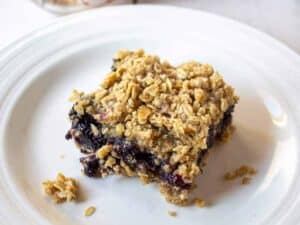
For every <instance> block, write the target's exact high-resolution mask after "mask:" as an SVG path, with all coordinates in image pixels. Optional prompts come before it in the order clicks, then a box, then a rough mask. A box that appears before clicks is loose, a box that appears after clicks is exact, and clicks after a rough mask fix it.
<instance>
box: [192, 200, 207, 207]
mask: <svg viewBox="0 0 300 225" xmlns="http://www.w3.org/2000/svg"><path fill="white" fill-rule="evenodd" d="M194 204H195V205H196V206H197V207H199V208H203V207H205V206H206V202H205V201H204V200H203V199H200V198H196V199H194Z"/></svg>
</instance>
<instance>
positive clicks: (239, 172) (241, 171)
mask: <svg viewBox="0 0 300 225" xmlns="http://www.w3.org/2000/svg"><path fill="white" fill-rule="evenodd" d="M256 173H257V171H256V170H255V169H254V168H253V167H251V166H246V165H243V166H241V167H239V168H237V169H235V170H233V171H230V172H227V173H226V174H225V175H224V180H235V179H237V178H243V179H242V184H248V183H250V178H249V177H246V176H247V175H250V176H252V175H255V174H256Z"/></svg>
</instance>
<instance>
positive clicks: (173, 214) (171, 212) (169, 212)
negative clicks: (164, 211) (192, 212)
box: [168, 211, 177, 217]
mask: <svg viewBox="0 0 300 225" xmlns="http://www.w3.org/2000/svg"><path fill="white" fill-rule="evenodd" d="M168 214H169V216H172V217H175V216H177V212H175V211H168Z"/></svg>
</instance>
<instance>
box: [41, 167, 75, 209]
mask: <svg viewBox="0 0 300 225" xmlns="http://www.w3.org/2000/svg"><path fill="white" fill-rule="evenodd" d="M43 188H44V192H45V193H46V194H47V195H49V196H52V200H53V201H54V202H55V203H62V202H66V201H67V202H70V201H73V200H76V199H77V194H78V185H77V183H76V181H75V179H73V178H69V177H66V176H64V175H63V174H62V173H58V174H57V176H56V179H55V180H45V181H44V182H43Z"/></svg>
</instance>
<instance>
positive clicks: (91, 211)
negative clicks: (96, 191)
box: [83, 206, 96, 217]
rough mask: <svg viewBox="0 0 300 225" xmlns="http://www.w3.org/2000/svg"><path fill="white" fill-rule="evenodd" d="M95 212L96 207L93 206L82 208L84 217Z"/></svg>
mask: <svg viewBox="0 0 300 225" xmlns="http://www.w3.org/2000/svg"><path fill="white" fill-rule="evenodd" d="M95 212H96V208H95V207H94V206H90V207H88V208H86V209H85V210H84V212H83V215H84V216H85V217H88V216H91V215H93V214H94V213H95Z"/></svg>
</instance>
